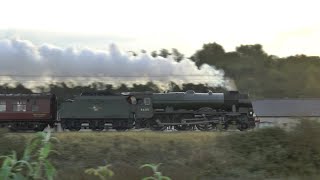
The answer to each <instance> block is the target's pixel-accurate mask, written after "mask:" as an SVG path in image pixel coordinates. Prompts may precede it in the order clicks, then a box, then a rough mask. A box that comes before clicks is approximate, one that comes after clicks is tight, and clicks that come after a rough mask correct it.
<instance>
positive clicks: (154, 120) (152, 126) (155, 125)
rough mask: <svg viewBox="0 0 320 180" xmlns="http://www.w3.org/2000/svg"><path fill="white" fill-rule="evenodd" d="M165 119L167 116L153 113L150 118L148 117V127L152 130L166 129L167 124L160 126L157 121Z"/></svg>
mask: <svg viewBox="0 0 320 180" xmlns="http://www.w3.org/2000/svg"><path fill="white" fill-rule="evenodd" d="M166 119H168V117H166V116H159V115H155V116H154V117H153V118H152V119H150V124H149V128H150V129H151V130H154V131H164V130H165V129H167V126H160V125H159V124H158V123H157V121H160V122H163V121H164V120H166Z"/></svg>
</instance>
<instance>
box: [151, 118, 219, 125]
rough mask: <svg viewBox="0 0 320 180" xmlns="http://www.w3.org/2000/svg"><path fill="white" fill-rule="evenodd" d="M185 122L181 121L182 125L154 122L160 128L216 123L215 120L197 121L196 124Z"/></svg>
mask: <svg viewBox="0 0 320 180" xmlns="http://www.w3.org/2000/svg"><path fill="white" fill-rule="evenodd" d="M186 120H191V119H186ZM186 120H183V121H185V122H182V123H162V122H161V121H159V120H156V122H157V124H158V125H160V126H176V125H194V124H206V123H213V122H214V123H217V120H205V121H197V122H186ZM192 120H194V119H192Z"/></svg>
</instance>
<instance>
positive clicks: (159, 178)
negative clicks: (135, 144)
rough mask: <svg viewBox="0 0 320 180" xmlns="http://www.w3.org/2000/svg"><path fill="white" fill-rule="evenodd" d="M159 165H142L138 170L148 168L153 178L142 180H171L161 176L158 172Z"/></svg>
mask: <svg viewBox="0 0 320 180" xmlns="http://www.w3.org/2000/svg"><path fill="white" fill-rule="evenodd" d="M160 165H161V163H160V164H144V165H142V166H141V167H140V169H142V168H145V167H147V168H150V169H151V170H152V172H153V176H149V177H144V178H143V179H142V180H171V178H169V177H167V176H163V175H162V173H161V172H160V171H159V170H158V168H159V166H160Z"/></svg>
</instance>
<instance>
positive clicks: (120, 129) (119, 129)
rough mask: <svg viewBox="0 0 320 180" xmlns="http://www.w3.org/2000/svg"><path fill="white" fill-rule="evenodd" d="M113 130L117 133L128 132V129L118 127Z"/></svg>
mask: <svg viewBox="0 0 320 180" xmlns="http://www.w3.org/2000/svg"><path fill="white" fill-rule="evenodd" d="M115 130H116V131H118V132H123V131H126V130H128V128H123V127H119V128H115Z"/></svg>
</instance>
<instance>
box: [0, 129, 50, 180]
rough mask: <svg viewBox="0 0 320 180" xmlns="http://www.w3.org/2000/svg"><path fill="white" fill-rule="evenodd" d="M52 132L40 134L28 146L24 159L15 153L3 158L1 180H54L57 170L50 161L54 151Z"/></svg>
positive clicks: (0, 171) (0, 170) (0, 172)
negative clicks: (49, 158)
mask: <svg viewBox="0 0 320 180" xmlns="http://www.w3.org/2000/svg"><path fill="white" fill-rule="evenodd" d="M53 140H56V138H53V137H51V133H50V131H49V132H47V133H45V132H40V133H38V134H37V136H36V137H35V138H33V139H32V140H31V141H30V142H29V143H28V144H27V146H26V148H25V150H24V152H23V155H22V158H21V159H19V158H18V156H17V153H16V152H15V151H13V152H12V155H7V156H1V157H0V158H2V159H4V160H3V163H2V165H1V169H0V179H1V180H11V179H19V180H20V179H21V180H24V179H49V180H52V179H53V177H54V175H55V173H56V169H55V168H54V166H53V165H52V164H51V162H50V161H49V160H48V157H49V155H50V153H51V152H55V151H53V150H52V144H51V141H53Z"/></svg>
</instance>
